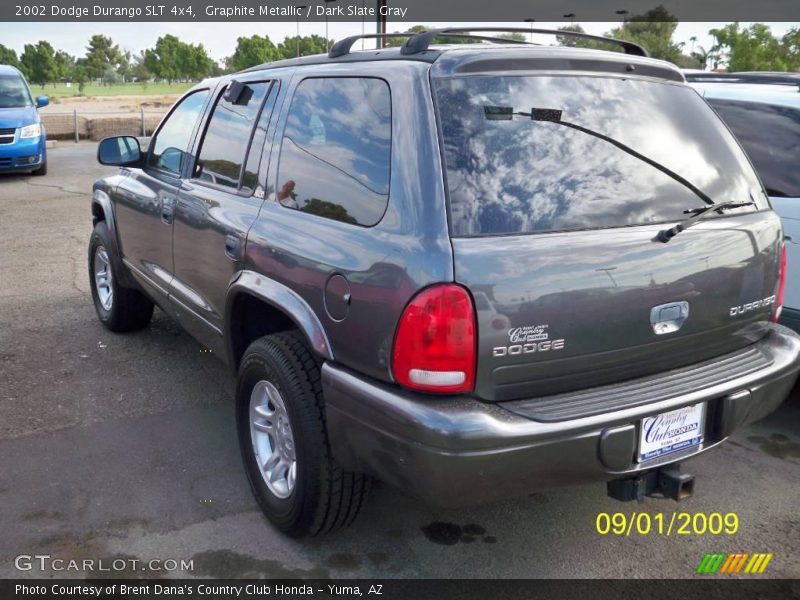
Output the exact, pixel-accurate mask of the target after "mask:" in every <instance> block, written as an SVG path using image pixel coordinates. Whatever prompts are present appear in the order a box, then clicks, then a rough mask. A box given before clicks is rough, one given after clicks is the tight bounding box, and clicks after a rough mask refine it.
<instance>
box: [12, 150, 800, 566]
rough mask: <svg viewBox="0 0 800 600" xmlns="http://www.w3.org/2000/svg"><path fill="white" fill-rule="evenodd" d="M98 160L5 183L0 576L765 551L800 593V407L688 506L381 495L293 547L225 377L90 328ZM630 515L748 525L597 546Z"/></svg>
mask: <svg viewBox="0 0 800 600" xmlns="http://www.w3.org/2000/svg"><path fill="white" fill-rule="evenodd" d="M95 151H96V145H95V144H94V143H89V142H87V143H81V144H77V145H76V144H72V143H65V142H59V143H58V145H57V147H56V148H55V149H53V150H51V151H50V154H49V157H50V172H49V174H48V175H47V176H45V177H30V176H27V175H0V507H2V510H0V532H2V533H0V577H9V578H10V577H34V576H35V577H39V576H43V575H44V576H69V577H83V576H86V575H87V573H85V572H80V571H78V572H75V571H54V570H52V569H46V570H45V571H44V572H41V571H39V570H38V568H32V569H31V570H26V571H20V570H18V569H17V568H16V567H15V562H18V561H15V559H16V557H18V556H20V555H31V556H33V555H50V556H51V557H52V558H60V559H64V560H66V561H69V560H84V559H91V560H99V559H103V560H105V561H112V560H114V559H128V560H140V561H145V562H147V561H150V560H153V559H158V560H162V561H163V560H167V559H174V560H178V561H180V560H184V561H192V570H191V572H189V571H181V570H176V571H170V572H168V573H167V572H159V573H154V572H150V571H148V572H142V573H139V572H138V570H137V569H133V568H132V569H131V571H130V573H126V574H129V575H147V576H167V577H173V576H192V575H193V576H200V577H209V576H213V577H233V578H237V577H270V578H275V577H295V576H298V577H320V578H325V577H426V578H433V577H459V578H461V577H485V578H511V577H521V578H527V577H567V578H571V577H625V578H627V577H634V578H654V577H681V578H682V577H693V576H695V575H694V572H695V569H696V568H697V566H698V564H699V563H700V561H701V560H702V558H703V556H704V554H705V553H706V552H712V551H714V552H771V553H773V554H774V557H773V559H772V561H771V563H770V564H769V566H768V568H767V570H766V572H765V573H764V575H762V576H763V577H769V576H771V577H786V578H798V577H800V558H799V557H800V508H798V506H799V505H800V493H799V492H800V485H799V482H800V393H799V392H798V390H797V389H796V390H795V392H794V394H793V396H792V398H791V399H790V400H789V401H788V402H787V403H786V404H785V405H784V406H783V407H781V409H779V411H778V412H776V413H775V414H773V415H771V416H770V417H768V418H767V419H765V420H764V421H762V422H760V423H757V424H754V425H752V426H750V427H749V428H747V429H746V430H744V431H742V432H739V433H738V434H737V435H736V436H734V437H733V438H732V439H731V440H730V441H729V442H728V443H726V444H724V445H723V446H722V447H720V448H718V449H715V450H712V451H710V452H708V453H706V454H704V455H702V456H700V457H698V458H696V459H694V460H693V461H690V462H687V463H685V465H684V469H685V470H687V471H690V472H692V473H693V474H695V476H696V478H697V480H696V490H695V495H694V496H693V497H692V498H690V499H688V500H686V501H684V502H682V503H680V504H677V503H674V502H672V501H667V500H655V499H647V500H646V501H645V503H644V504H642V505H637V504H621V503H618V502H616V501H614V500H611V499H609V498H607V497H606V494H605V486H604V485H603V484H592V485H584V486H577V487H571V488H565V489H558V490H542V491H540V492H537V493H534V494H531V495H529V496H527V497H525V498H520V499H516V500H512V501H506V502H501V503H496V504H491V505H486V506H480V507H476V508H471V509H459V510H446V509H439V508H434V507H430V506H426V505H424V504H422V503H420V502H418V501H417V500H415V499H413V498H410V497H408V496H406V495H404V494H403V493H402V492H400V491H398V490H395V489H393V488H390V487H388V486H381V485H379V486H377V487H376V489H375V490H374V493H373V495H372V497H371V500H370V502H369V504H368V506H367V507H366V509H365V510H364V511H363V512H362V515H361V517H360V519H359V520H358V521H357V522H356V524H355V525H354V526H353V527H351V528H349V529H347V530H345V531H342V532H339V533H337V534H334V535H331V536H328V537H324V538H318V539H311V540H300V541H294V540H289V539H287V538H285V537H283V536H282V535H280V534H279V533H278V532H277V531H276V530H275V529H273V528H272V527H271V526H270V524H269V523H268V522H267V521H266V520H265V519H264V518H263V517H262V515H261V513H260V511H259V510H258V509H257V507H256V504H255V502H254V500H253V499H252V497H251V494H250V490H249V488H248V485H247V481H246V479H245V475H244V472H243V470H242V467H241V464H240V459H239V455H238V448H237V443H236V437H235V428H234V419H233V403H232V398H233V389H234V381H233V378H232V376H231V375H230V374H229V372H228V371H227V370H226V369H225V368H224V367H223V366H222V364H221V363H219V362H218V361H217V359H216V358H214V357H213V356H212V355H210V354H207V353H203V352H201V347H200V345H199V344H198V343H196V342H195V341H194V340H193V339H192V338H190V337H189V336H188V335H187V334H185V333H183V332H182V331H181V330H180V329H179V328H178V327H177V326H176V325H175V324H174V323H173V322H171V321H170V320H169V319H168V318H167V317H166V316H164V315H163V313H161V312H159V311H156V314H155V317H154V319H153V322H152V325H151V326H150V327H149V328H147V329H145V330H144V331H141V332H138V333H135V334H129V335H115V334H112V333H109V332H108V331H106V330H104V329H103V328H102V327H101V325H100V323H99V322H98V320H97V318H96V316H95V313H94V309H93V307H92V303H91V297H90V293H89V279H88V273H87V267H86V247H87V242H88V239H89V234H90V232H91V227H92V224H91V213H90V197H91V184H92V181H93V180H94V179H95V178H97V177H100V176H102V175H103V174H105V173H110V172H113V170H110V169H108V168H104V167H101V166H99V165H98V164H97V163H96V161H95V158H94V156H95ZM554 460H557V457H554ZM617 512H621V513H624V514H625V516H626V518H630V517H631V516H632V515H633V513H634V512H636V513H643V512H644V513H647V514H648V515H649V516H650V520H651V522H653V523H655V522H656V519H657V517H656V516H655V515H657V514H658V513H664V515H665V516H666V519H667V520H670V519H671V516H672V514H673V513H675V512H687V513H689V514H690V515H691V518H695V517H694V515H695V514H697V513H702V514H705V515H709V514H711V513H720V514H723V515H724V514H727V513H735V514H736V515H737V516H738V520H739V528H738V531H737V532H736V533H735V534H732V535H725V534H720V535H712V534H710V533H705V534H704V535H696V534H689V535H678V534H677V533H676V531H674V530H673V531H672V533H671V535H669V536H666V535H656V534H654V533H650V534H649V535H640V534H637V533H636V532H635V528H634V531H633V533H632V535H630V536H629V535H626V533H627V532H624V533H623V534H621V535H615V534H613V533H608V534H606V535H601V534H599V533H598V531H597V522H598V514H599V513H617ZM601 519H602V518H601ZM701 520H702V519H701ZM654 528H655V526H654ZM23 565H24V563H23Z"/></svg>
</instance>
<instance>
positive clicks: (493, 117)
mask: <svg viewBox="0 0 800 600" xmlns="http://www.w3.org/2000/svg"><path fill="white" fill-rule="evenodd" d="M483 114H484V116H485V117H486V119H487V120H488V121H511V120H512V119H513V118H514V115H518V116H520V117H528V118H530V119H531V120H532V121H545V122H548V123H556V124H557V125H563V126H564V127H569V128H570V129H575V130H577V131H581V132H583V133H585V134H587V135H591V136H593V137H596V138H598V139H601V140H603V141H604V142H608V143H609V144H612V145H614V146H616V147H617V148H619V149H620V150H622V151H623V152H626V153H627V154H630V155H631V156H633V157H634V158H638V159H639V160H641V161H643V162H646V163H647V164H648V165H650V166H651V167H653V168H655V169H658V170H659V171H661V172H662V173H664V174H665V175H667V176H668V177H670V178H671V179H674V180H675V181H677V182H678V183H680V184H681V185H682V186H684V187H685V188H687V189H689V190H690V191H691V192H692V193H693V194H695V195H696V196H697V197H698V198H700V199H701V200H702V201H703V202H705V203H706V204H709V205H713V204H714V201H713V200H712V199H711V198H710V197H709V196H708V194H706V193H705V192H704V191H703V190H701V189H700V188H698V187H697V186H696V185H694V184H693V183H692V182H691V181H689V180H688V179H686V178H685V177H682V176H681V175H678V173H676V172H675V171H673V170H672V169H670V168H669V167H665V166H664V165H662V164H661V163H660V162H657V161H655V160H653V159H652V158H649V157H647V156H645V155H644V154H641V153H640V152H637V151H636V150H634V149H633V148H631V147H630V146H628V145H626V144H623V143H622V142H620V141H619V140H616V139H614V138H612V137H609V136H607V135H604V134H602V133H600V132H599V131H594V130H593V129H588V128H586V127H583V126H582V125H576V124H575V123H570V122H569V121H563V120H562V119H561V114H562V111H561V110H559V109H553V108H532V109H531V112H529V113H526V112H518V111H515V110H514V108H513V107H511V106H486V105H485V106H484V107H483Z"/></svg>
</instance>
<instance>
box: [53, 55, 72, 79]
mask: <svg viewBox="0 0 800 600" xmlns="http://www.w3.org/2000/svg"><path fill="white" fill-rule="evenodd" d="M74 69H75V57H74V56H70V55H69V54H67V53H66V52H64V51H63V50H59V51H58V52H56V54H55V56H54V57H53V85H55V82H56V81H60V80H62V79H69V78H70V77H72V71H73V70H74Z"/></svg>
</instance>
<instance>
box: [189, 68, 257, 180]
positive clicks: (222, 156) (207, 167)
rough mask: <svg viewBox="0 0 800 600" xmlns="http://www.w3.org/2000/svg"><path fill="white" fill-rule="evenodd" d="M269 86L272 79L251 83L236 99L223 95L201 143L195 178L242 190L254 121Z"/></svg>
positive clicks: (246, 85)
mask: <svg viewBox="0 0 800 600" xmlns="http://www.w3.org/2000/svg"><path fill="white" fill-rule="evenodd" d="M269 87H270V83H269V82H258V83H247V84H245V85H244V88H243V89H242V91H241V93H240V94H239V95H238V97H237V98H234V99H232V100H228V99H226V98H225V93H224V92H223V93H222V94H220V97H219V99H218V100H217V104H216V106H214V111H213V112H212V113H211V120H210V121H209V123H208V127H207V128H206V134H205V137H204V138H203V141H202V142H201V146H200V151H199V152H198V158H197V163H196V164H195V167H194V175H193V178H194V179H198V180H200V181H206V182H209V183H213V184H216V185H222V186H225V187H232V188H237V189H238V187H239V177H240V175H241V172H242V163H243V162H244V159H245V154H246V152H247V146H248V144H249V142H250V135H251V133H252V131H253V124H254V123H255V121H256V118H257V117H258V112H259V110H260V109H261V105H262V104H263V102H264V96H266V94H267V92H268V91H269Z"/></svg>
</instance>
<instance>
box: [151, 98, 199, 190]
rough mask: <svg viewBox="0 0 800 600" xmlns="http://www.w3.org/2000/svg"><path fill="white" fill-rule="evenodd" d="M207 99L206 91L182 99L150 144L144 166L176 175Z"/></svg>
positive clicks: (178, 172)
mask: <svg viewBox="0 0 800 600" xmlns="http://www.w3.org/2000/svg"><path fill="white" fill-rule="evenodd" d="M206 98H208V90H200V91H197V92H195V93H193V94H191V95H189V96H186V98H184V99H183V100H182V101H181V103H180V104H179V105H178V106H176V107H175V110H173V111H172V113H171V114H170V115H169V117H167V120H166V121H165V122H164V125H163V126H162V127H161V129H160V130H159V131H158V134H156V138H155V139H154V140H153V141H152V142H151V147H152V152H150V154H149V155H148V157H147V166H148V167H152V168H155V169H158V170H160V171H166V172H168V173H171V174H172V175H176V176H177V175H180V173H181V171H182V170H183V165H184V163H185V162H186V155H187V150H188V149H189V142H190V140H191V136H192V132H193V131H194V127H195V125H196V124H197V120H198V119H199V118H200V114H201V113H202V111H203V105H204V104H205V102H206Z"/></svg>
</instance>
